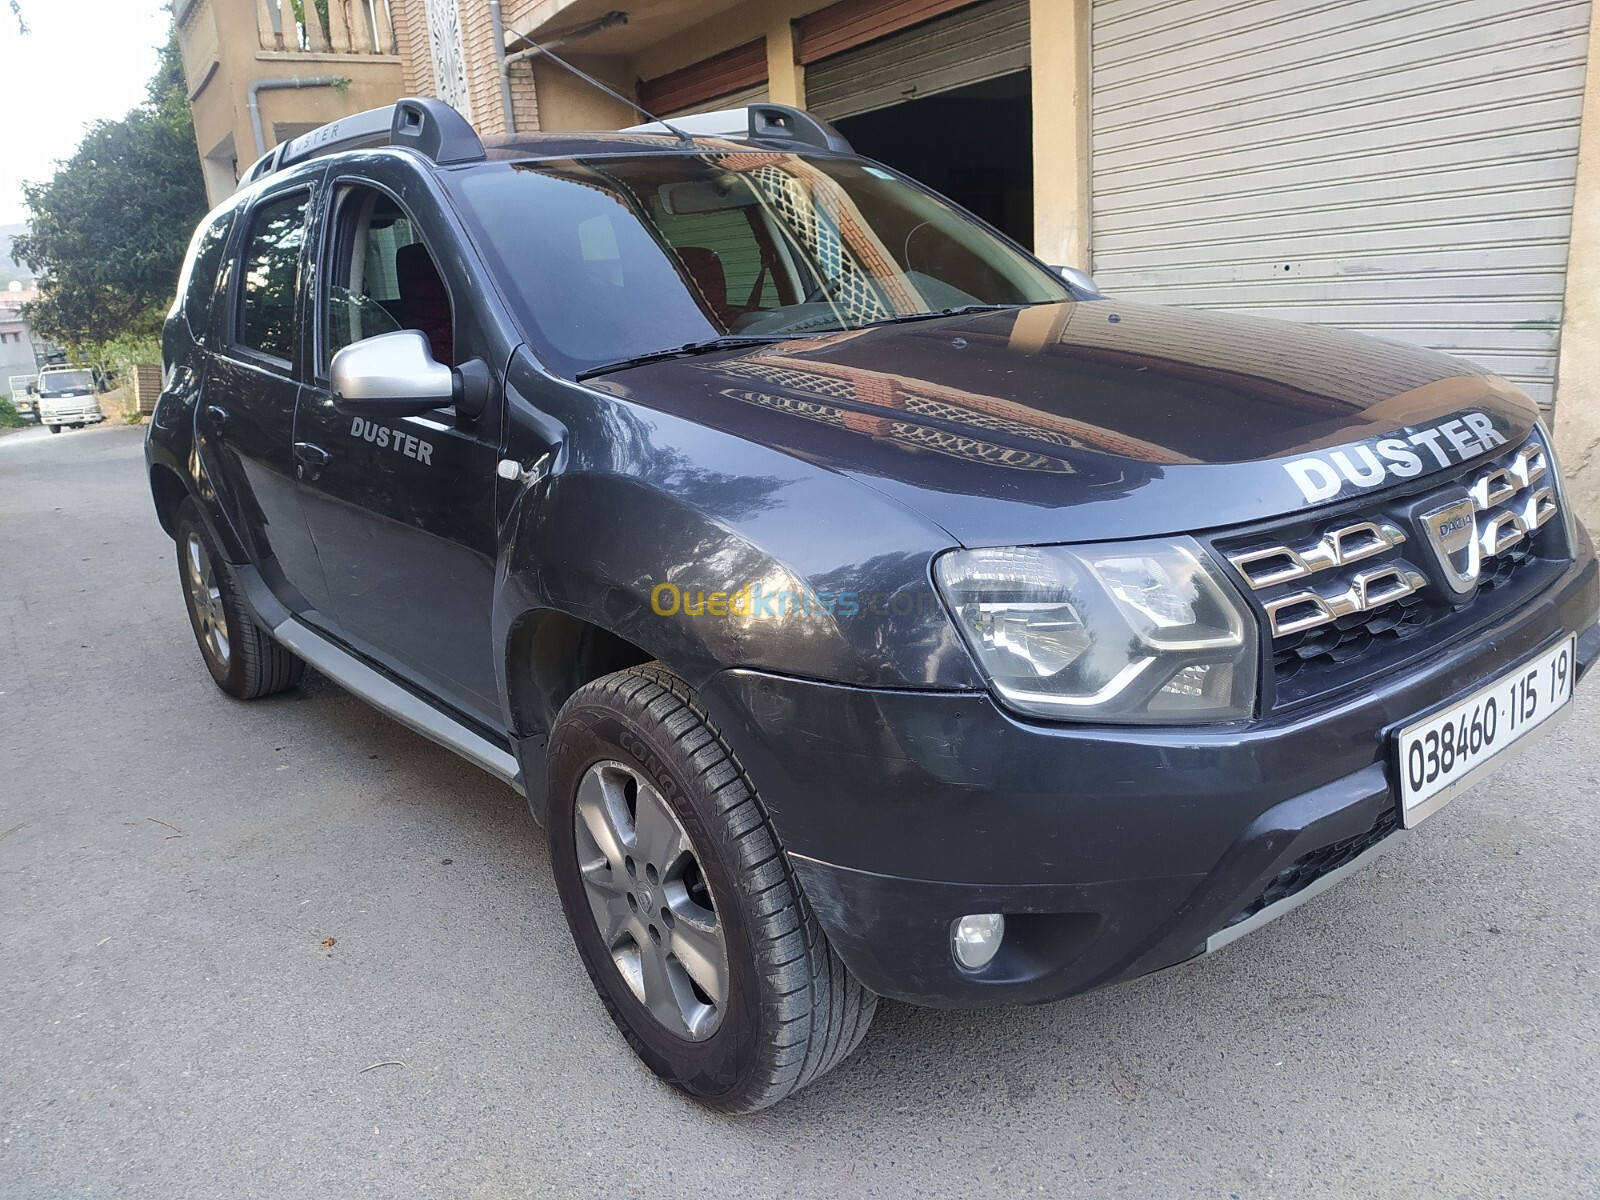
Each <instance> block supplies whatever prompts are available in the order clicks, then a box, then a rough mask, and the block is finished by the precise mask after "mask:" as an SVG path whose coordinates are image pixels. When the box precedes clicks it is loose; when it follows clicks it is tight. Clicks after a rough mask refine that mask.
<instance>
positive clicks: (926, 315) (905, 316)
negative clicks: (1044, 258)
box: [862, 304, 1030, 328]
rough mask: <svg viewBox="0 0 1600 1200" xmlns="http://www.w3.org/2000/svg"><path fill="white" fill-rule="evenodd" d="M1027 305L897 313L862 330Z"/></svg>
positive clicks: (975, 306) (970, 306) (1008, 309)
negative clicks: (870, 327)
mask: <svg viewBox="0 0 1600 1200" xmlns="http://www.w3.org/2000/svg"><path fill="white" fill-rule="evenodd" d="M1028 307H1030V306H1029V305H1027V304H957V305H954V306H953V307H951V308H941V309H936V310H935V311H933V312H919V313H896V314H895V315H894V316H892V317H883V318H881V319H879V320H876V321H868V322H866V325H863V326H862V328H866V327H867V326H871V325H898V324H900V323H901V322H902V321H931V320H933V319H934V318H935V317H959V316H960V315H961V314H962V313H980V312H1010V311H1013V310H1015V309H1019V308H1028Z"/></svg>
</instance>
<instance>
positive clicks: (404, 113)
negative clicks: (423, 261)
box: [240, 97, 853, 188]
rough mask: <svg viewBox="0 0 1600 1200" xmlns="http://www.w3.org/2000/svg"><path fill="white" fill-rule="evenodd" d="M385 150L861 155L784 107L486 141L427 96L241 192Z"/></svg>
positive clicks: (319, 141)
mask: <svg viewBox="0 0 1600 1200" xmlns="http://www.w3.org/2000/svg"><path fill="white" fill-rule="evenodd" d="M385 148H391V149H400V150H409V151H411V152H413V153H415V154H417V155H420V156H421V157H422V158H423V159H424V160H426V161H427V162H429V163H431V164H432V165H434V166H437V167H451V166H462V165H466V164H470V163H482V162H487V161H507V160H515V159H523V160H526V159H530V158H535V159H538V158H577V157H590V156H599V155H621V154H642V153H649V154H674V153H681V154H704V153H705V152H706V150H707V149H708V148H714V149H718V150H725V151H737V150H749V149H752V148H758V149H761V150H765V151H774V150H777V151H785V152H792V151H799V150H804V151H806V152H808V153H815V152H818V151H820V152H822V153H830V154H842V155H850V154H853V151H852V150H851V148H850V143H849V142H847V141H845V139H844V138H843V137H842V136H840V134H839V132H838V130H836V129H834V128H833V127H832V126H831V125H829V124H828V123H827V122H825V121H822V120H819V119H818V118H816V117H813V116H812V115H811V114H809V113H807V112H803V111H802V110H800V109H797V108H790V107H788V106H786V105H782V104H752V105H749V106H748V107H747V108H744V109H727V110H723V111H720V112H712V113H697V114H693V115H691V116H687V117H680V118H674V119H673V120H672V122H671V123H670V124H669V123H667V122H664V121H652V122H651V123H649V124H647V125H636V126H634V127H633V128H631V129H618V130H607V131H595V132H562V133H526V134H515V135H512V136H510V137H504V138H491V139H489V140H488V141H487V142H485V141H484V140H483V139H482V138H480V137H479V136H478V134H477V131H476V130H474V129H473V128H472V126H471V125H470V124H468V123H467V120H466V119H465V118H464V117H462V116H461V114H460V113H458V112H457V111H456V110H455V109H453V108H451V107H450V106H449V105H448V104H445V103H444V102H443V101H441V100H434V99H429V98H426V97H424V98H412V99H407V100H401V101H398V102H397V103H395V104H392V105H389V106H387V107H385V108H375V109H371V110H369V111H367V112H362V113H356V114H355V115H353V116H349V117H342V118H340V119H339V120H337V121H331V122H329V123H328V124H327V125H323V126H320V127H319V128H317V129H313V130H312V131H311V132H309V133H304V134H301V135H300V136H299V137H296V138H291V139H289V140H288V141H286V142H283V143H282V144H281V145H278V146H275V147H274V148H273V149H271V150H269V151H268V152H267V153H266V154H264V155H263V156H262V157H261V158H260V159H258V160H257V161H256V162H255V164H254V165H253V166H251V167H250V169H249V170H248V171H246V172H245V174H244V177H243V178H242V179H241V180H240V187H241V188H244V187H246V186H248V185H251V184H254V183H256V182H258V181H260V180H263V179H266V178H267V177H269V176H272V175H276V174H277V173H279V172H280V171H286V170H288V169H289V168H292V167H295V166H298V165H301V164H303V163H307V162H310V161H312V160H314V159H321V158H324V157H327V156H330V155H338V154H343V153H348V152H353V151H359V150H378V149H385Z"/></svg>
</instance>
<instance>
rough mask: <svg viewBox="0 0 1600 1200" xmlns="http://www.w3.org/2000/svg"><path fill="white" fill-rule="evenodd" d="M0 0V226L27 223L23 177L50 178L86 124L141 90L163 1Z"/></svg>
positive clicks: (152, 59) (162, 27)
mask: <svg viewBox="0 0 1600 1200" xmlns="http://www.w3.org/2000/svg"><path fill="white" fill-rule="evenodd" d="M21 3H22V15H23V17H24V19H25V20H26V21H27V22H28V27H29V32H28V33H27V34H26V35H23V34H20V33H19V32H18V31H17V22H16V18H15V17H13V16H12V15H11V6H10V3H9V0H0V102H3V105H4V108H3V111H4V114H5V115H4V117H3V118H0V225H10V224H13V223H17V222H21V221H25V220H26V219H27V209H26V208H25V207H24V206H23V203H22V184H23V183H24V182H29V183H33V182H38V181H39V180H43V179H48V178H49V177H50V176H51V175H52V174H53V173H54V171H55V166H54V164H55V163H56V162H57V161H58V160H60V159H64V158H69V157H71V155H72V152H73V151H74V150H76V149H77V147H78V141H79V139H81V138H82V137H83V131H84V127H85V126H87V125H89V124H91V123H92V122H94V121H98V120H100V119H102V118H112V119H115V118H117V117H121V116H122V115H124V114H125V113H126V112H127V111H128V110H129V109H130V108H132V107H133V106H134V105H136V104H138V103H139V102H140V101H142V100H143V99H144V98H145V90H144V88H145V84H146V82H148V81H149V79H150V76H151V74H152V73H154V71H155V68H156V50H157V47H159V46H160V45H161V44H162V43H163V42H165V41H166V38H167V28H168V23H169V22H170V20H171V14H170V13H169V12H168V10H167V5H166V0H21Z"/></svg>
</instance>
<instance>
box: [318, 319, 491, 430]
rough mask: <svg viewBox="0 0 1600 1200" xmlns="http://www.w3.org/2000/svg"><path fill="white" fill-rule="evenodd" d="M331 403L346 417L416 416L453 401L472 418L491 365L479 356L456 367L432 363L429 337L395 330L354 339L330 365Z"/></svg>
mask: <svg viewBox="0 0 1600 1200" xmlns="http://www.w3.org/2000/svg"><path fill="white" fill-rule="evenodd" d="M328 375H329V377H330V378H331V380H332V382H333V407H334V408H335V409H336V410H337V411H339V412H342V413H344V414H345V416H347V417H415V416H419V415H421V414H422V413H425V412H429V411H431V410H432V409H435V408H443V407H445V406H446V405H449V404H454V405H455V406H456V410H457V411H458V412H460V413H461V414H462V415H463V416H466V417H476V416H477V415H478V414H480V413H481V412H483V409H484V406H485V405H486V404H487V403H488V401H489V391H490V387H491V384H492V379H491V377H490V373H489V368H488V367H487V366H486V365H485V364H484V363H483V362H482V361H481V360H479V359H473V360H472V361H471V362H465V363H462V364H461V366H459V367H457V368H456V369H455V370H451V369H450V368H449V367H447V366H444V365H443V364H442V363H439V362H435V361H434V357H433V354H432V352H431V351H430V350H429V349H428V339H427V337H426V336H425V335H424V334H421V333H419V332H417V331H416V330H415V329H399V330H396V331H395V332H394V333H381V334H379V335H378V336H377V337H370V338H363V339H362V340H361V341H359V342H352V343H351V344H350V345H348V346H346V347H345V348H344V349H343V350H341V351H339V353H337V354H335V355H334V356H333V363H332V364H331V365H330V366H329V368H328Z"/></svg>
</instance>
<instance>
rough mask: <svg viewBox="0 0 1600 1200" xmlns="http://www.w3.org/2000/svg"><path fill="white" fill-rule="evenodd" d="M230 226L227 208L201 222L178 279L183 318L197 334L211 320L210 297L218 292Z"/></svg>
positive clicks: (201, 334) (201, 333) (230, 220)
mask: <svg viewBox="0 0 1600 1200" xmlns="http://www.w3.org/2000/svg"><path fill="white" fill-rule="evenodd" d="M232 228H233V210H232V209H229V210H228V211H227V212H225V213H223V214H222V215H221V216H219V217H216V218H215V219H213V220H212V221H210V222H209V223H208V224H205V225H202V226H201V227H200V229H199V230H198V231H197V232H196V233H195V235H194V241H193V242H192V243H191V244H190V246H189V258H188V260H187V262H186V263H185V264H184V268H183V278H182V279H180V280H179V281H178V295H179V296H181V297H182V308H183V319H184V320H185V321H187V322H188V324H189V331H190V332H191V333H193V334H195V335H196V336H204V334H205V330H206V327H207V325H208V324H209V323H210V317H211V298H212V297H213V296H215V295H216V293H217V271H218V269H219V268H220V267H221V266H222V250H223V247H224V246H225V245H227V242H228V230H230V229H232Z"/></svg>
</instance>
